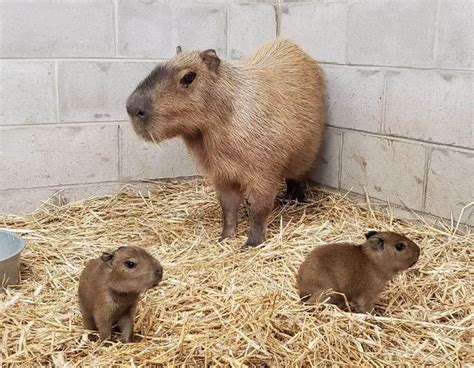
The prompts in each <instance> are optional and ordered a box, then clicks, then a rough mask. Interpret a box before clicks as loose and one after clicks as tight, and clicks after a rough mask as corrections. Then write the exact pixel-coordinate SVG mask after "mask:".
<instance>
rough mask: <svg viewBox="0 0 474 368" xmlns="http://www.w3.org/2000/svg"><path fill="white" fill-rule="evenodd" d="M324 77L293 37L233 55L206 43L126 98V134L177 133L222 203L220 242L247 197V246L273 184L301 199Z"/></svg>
mask: <svg viewBox="0 0 474 368" xmlns="http://www.w3.org/2000/svg"><path fill="white" fill-rule="evenodd" d="M324 89H325V88H324V79H323V72H322V70H321V68H320V67H319V65H318V63H317V62H316V61H315V60H314V59H312V58H311V57H310V56H309V55H308V54H306V53H305V52H304V51H303V50H301V49H300V48H299V47H298V46H297V45H296V44H294V43H293V42H291V41H289V40H284V39H277V40H275V41H273V42H271V43H269V44H267V45H265V46H263V47H262V48H260V49H259V50H257V51H256V52H255V53H254V54H253V55H252V56H250V57H249V58H248V59H246V60H243V61H241V62H228V61H225V60H221V59H220V58H219V57H218V56H217V54H216V52H215V51H214V50H212V49H209V50H206V51H201V52H199V51H194V52H181V48H180V47H178V48H177V54H176V56H175V57H174V58H173V59H171V60H169V61H168V62H166V63H163V64H160V65H158V66H157V67H156V68H155V69H154V70H153V71H152V72H151V73H150V75H149V76H148V77H147V78H146V79H145V80H144V81H142V82H141V83H140V84H139V85H138V87H137V88H136V89H135V91H134V92H133V93H132V95H131V96H130V97H129V98H128V101H127V112H128V114H129V115H130V117H131V120H132V123H133V127H134V129H135V132H136V133H137V134H138V135H139V136H141V137H142V138H143V139H145V140H147V141H152V142H156V143H158V142H161V141H163V140H165V139H169V138H173V137H177V136H180V137H181V138H182V139H183V140H184V142H185V144H186V146H187V147H188V149H189V150H190V152H191V153H192V154H193V156H194V157H195V159H196V160H197V163H198V166H199V167H200V168H201V170H202V171H203V172H204V174H205V175H206V176H207V177H208V178H209V179H210V180H211V181H212V183H213V184H214V186H215V188H216V190H217V192H218V197H219V201H220V205H221V207H222V210H223V222H224V227H223V231H222V235H221V239H224V238H227V237H233V236H235V232H236V227H237V213H238V209H239V206H240V204H241V202H242V200H243V197H244V196H246V197H248V199H249V202H250V231H249V236H248V239H247V242H246V245H247V246H256V245H258V244H260V243H262V242H263V241H264V240H265V232H266V226H267V219H268V216H269V214H270V212H271V210H272V208H273V203H274V200H275V197H276V194H277V190H278V186H279V184H280V181H281V180H282V178H285V179H286V183H287V193H288V195H289V196H290V197H294V198H296V199H298V200H300V201H301V200H303V199H304V194H303V191H302V189H301V186H300V184H299V182H300V181H301V180H302V179H304V178H305V176H306V174H307V172H308V170H309V169H310V166H311V164H312V162H313V161H314V159H315V157H316V154H317V153H318V151H319V148H320V146H321V141H322V138H323V133H324V128H325V108H324Z"/></svg>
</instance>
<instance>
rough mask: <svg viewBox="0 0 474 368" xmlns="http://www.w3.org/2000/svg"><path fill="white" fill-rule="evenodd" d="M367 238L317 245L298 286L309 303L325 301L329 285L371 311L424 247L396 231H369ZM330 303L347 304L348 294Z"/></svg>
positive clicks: (301, 271) (303, 267) (359, 307)
mask: <svg viewBox="0 0 474 368" xmlns="http://www.w3.org/2000/svg"><path fill="white" fill-rule="evenodd" d="M366 238H367V241H366V242H365V243H364V244H361V245H359V246H357V245H355V244H350V243H338V244H324V245H320V246H317V247H316V248H314V249H313V250H312V251H311V252H310V253H309V254H308V256H307V257H306V259H305V260H304V262H303V263H302V264H301V266H300V269H299V271H298V278H297V283H298V289H299V294H300V297H301V298H302V300H304V301H307V303H309V304H314V303H316V302H318V301H323V300H322V299H325V297H326V296H325V295H323V296H322V297H321V295H322V294H323V293H324V292H325V291H326V290H329V289H332V291H335V292H338V293H342V294H344V295H345V296H346V298H347V300H348V302H353V303H354V304H355V307H356V308H355V309H356V310H357V311H359V312H367V311H370V310H371V309H372V307H373V304H374V302H375V300H376V298H377V296H378V295H379V294H380V293H381V292H382V291H383V289H384V287H385V285H386V284H387V282H388V281H389V280H390V279H391V278H393V277H394V276H395V275H396V274H397V273H399V272H401V271H404V270H406V269H408V268H410V267H411V266H413V265H414V264H415V263H416V262H417V261H418V258H419V256H420V248H419V247H418V246H417V245H416V244H415V243H413V242H412V241H411V240H410V239H408V238H407V237H405V236H403V235H401V234H397V233H393V232H377V231H369V232H368V233H367V234H366ZM329 303H333V304H336V305H338V306H340V307H343V306H344V305H345V301H344V297H343V296H342V295H340V294H332V295H330V298H329Z"/></svg>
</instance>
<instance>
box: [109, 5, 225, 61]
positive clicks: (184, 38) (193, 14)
mask: <svg viewBox="0 0 474 368" xmlns="http://www.w3.org/2000/svg"><path fill="white" fill-rule="evenodd" d="M225 28H226V8H225V5H221V4H196V3H191V2H178V1H172V2H171V1H162V0H159V1H140V2H138V1H135V0H119V1H118V53H119V55H120V56H126V57H155V58H169V57H172V56H174V55H175V53H176V46H178V45H180V46H181V47H182V48H183V50H187V51H189V50H195V49H208V48H213V49H215V50H216V51H217V53H218V54H219V55H223V56H225V52H226V38H225V34H226V30H225Z"/></svg>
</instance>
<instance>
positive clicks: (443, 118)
mask: <svg viewBox="0 0 474 368" xmlns="http://www.w3.org/2000/svg"><path fill="white" fill-rule="evenodd" d="M473 91H474V90H473V75H472V74H471V73H469V72H453V71H442V72H436V71H427V70H418V71H415V70H403V71H401V72H389V73H387V91H386V93H387V95H386V106H385V131H386V133H387V134H390V135H399V136H404V137H411V138H416V139H422V140H425V141H433V142H438V143H446V144H454V145H459V146H464V147H474V136H473V113H474V103H473Z"/></svg>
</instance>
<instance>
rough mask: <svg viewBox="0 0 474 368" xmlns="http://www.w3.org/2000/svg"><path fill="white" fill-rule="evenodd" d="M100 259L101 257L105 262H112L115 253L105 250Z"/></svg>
mask: <svg viewBox="0 0 474 368" xmlns="http://www.w3.org/2000/svg"><path fill="white" fill-rule="evenodd" d="M100 259H101V260H102V261H103V262H110V261H111V260H112V259H114V254H113V253H109V252H104V253H102V255H101V256H100Z"/></svg>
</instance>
